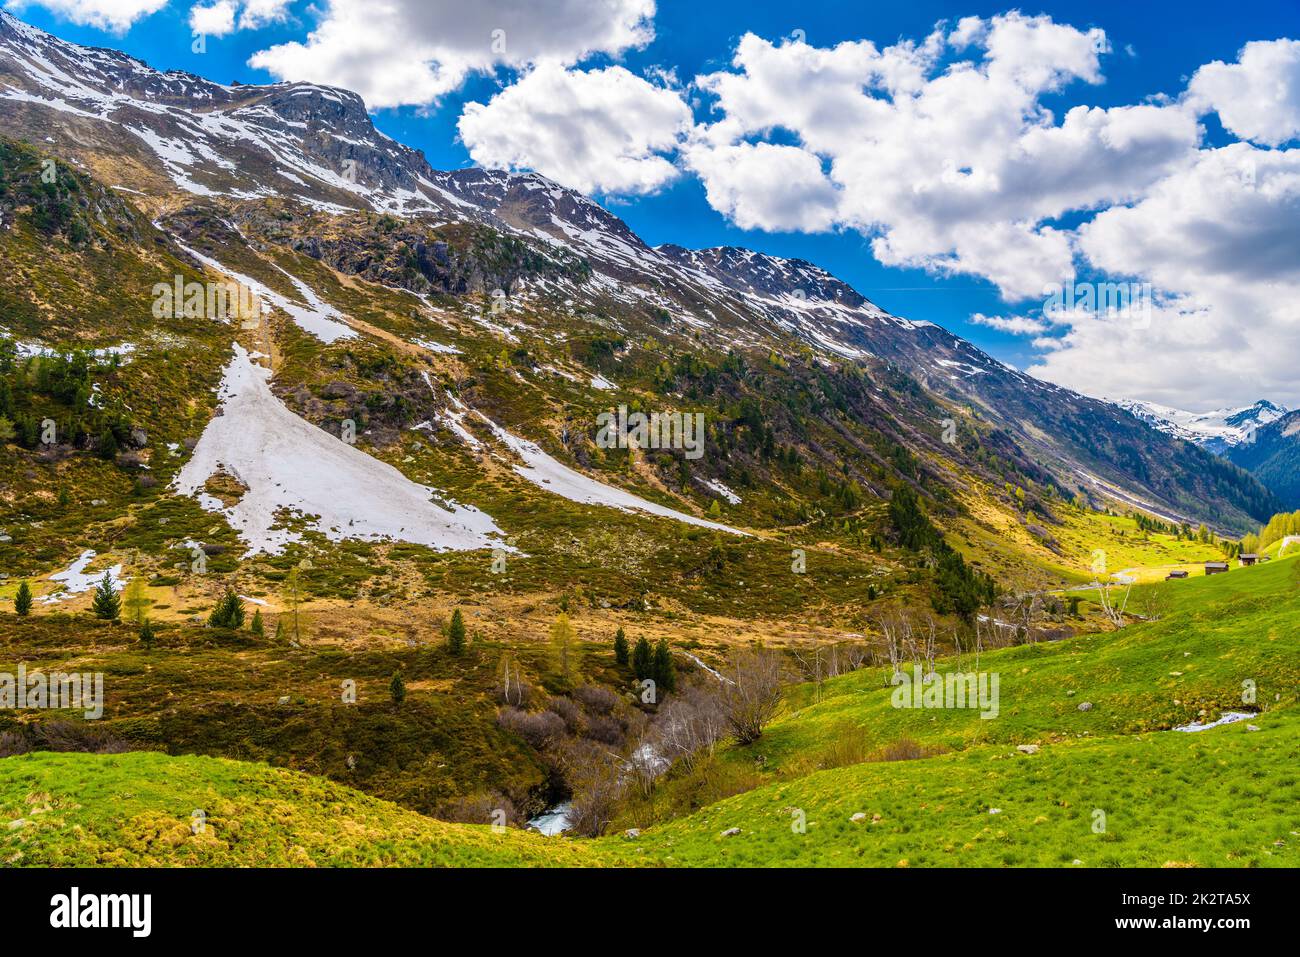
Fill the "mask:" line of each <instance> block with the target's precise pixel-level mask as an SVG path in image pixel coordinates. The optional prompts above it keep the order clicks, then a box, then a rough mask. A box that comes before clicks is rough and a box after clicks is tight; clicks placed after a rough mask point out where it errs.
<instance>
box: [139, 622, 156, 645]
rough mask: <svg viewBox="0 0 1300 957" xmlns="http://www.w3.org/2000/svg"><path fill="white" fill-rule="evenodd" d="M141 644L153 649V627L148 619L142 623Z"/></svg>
mask: <svg viewBox="0 0 1300 957" xmlns="http://www.w3.org/2000/svg"><path fill="white" fill-rule="evenodd" d="M140 644H141V646H143V647H144V648H152V647H153V625H151V624H150V623H149V619H148V618H146V619H145V620H144V621H142V622H141V623H140Z"/></svg>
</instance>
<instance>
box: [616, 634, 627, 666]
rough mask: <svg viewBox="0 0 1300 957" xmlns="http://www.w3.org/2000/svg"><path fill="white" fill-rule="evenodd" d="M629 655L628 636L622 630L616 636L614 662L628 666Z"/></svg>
mask: <svg viewBox="0 0 1300 957" xmlns="http://www.w3.org/2000/svg"><path fill="white" fill-rule="evenodd" d="M627 653H628V652H627V635H626V634H625V633H624V632H623V629H622V628H620V629H619V630H618V631H617V632H616V633H615V635H614V661H615V662H617V663H618V664H620V665H626V664H627Z"/></svg>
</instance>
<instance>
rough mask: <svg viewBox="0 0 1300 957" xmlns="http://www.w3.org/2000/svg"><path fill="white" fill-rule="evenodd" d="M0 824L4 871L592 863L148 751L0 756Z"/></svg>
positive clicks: (512, 838) (317, 786)
mask: <svg viewBox="0 0 1300 957" xmlns="http://www.w3.org/2000/svg"><path fill="white" fill-rule="evenodd" d="M196 811H197V812H200V814H201V816H200V815H196V814H195V812H196ZM0 820H3V822H4V826H3V828H2V829H0V862H3V863H4V864H6V865H9V866H15V865H22V866H47V867H132V866H173V865H176V866H200V867H230V866H234V867H276V866H295V867H300V866H360V867H371V866H413V867H429V866H433V867H449V866H455V867H520V866H527V867H537V866H580V865H584V864H588V863H590V862H591V861H592V856H591V853H590V849H589V848H588V847H587V846H586V845H584V844H582V843H580V842H576V841H568V840H548V839H546V838H543V837H541V836H539V835H536V834H531V833H527V832H524V831H520V830H516V829H498V830H495V831H494V830H493V828H491V827H490V826H486V825H467V824H447V823H443V822H441V821H435V820H433V819H432V818H428V817H424V816H422V815H420V814H416V813H415V812H413V811H407V810H404V809H403V808H400V807H398V806H397V805H395V804H390V803H389V802H387V801H382V800H379V799H376V798H372V797H369V796H367V795H364V794H362V793H360V792H358V791H354V790H352V789H350V788H347V787H344V786H343V785H339V784H334V783H332V782H330V781H328V780H325V779H324V778H318V777H311V776H309V775H306V774H300V773H298V772H295V771H287V770H284V769H280V768H271V767H268V766H266V765H264V764H254V763H249V762H241V761H229V760H225V759H221V758H205V757H194V756H185V757H167V756H165V755H162V754H156V753H152V752H144V751H138V752H130V753H126V754H114V755H91V754H71V753H67V754H51V753H38V754H27V755H21V756H18V757H10V758H4V759H0ZM15 822H21V823H15ZM199 822H201V824H202V826H201V827H199V826H196V825H197V824H198V823H199Z"/></svg>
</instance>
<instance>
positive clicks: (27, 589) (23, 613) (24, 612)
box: [14, 581, 32, 618]
mask: <svg viewBox="0 0 1300 957" xmlns="http://www.w3.org/2000/svg"><path fill="white" fill-rule="evenodd" d="M14 611H16V612H18V615H19V617H20V618H26V617H27V616H28V615H30V614H31V613H32V586H31V585H29V584H27V582H25V581H24V582H23V583H22V584H20V585H19V586H18V594H17V595H15V596H14Z"/></svg>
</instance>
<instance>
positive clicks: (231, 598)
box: [208, 588, 244, 629]
mask: <svg viewBox="0 0 1300 957" xmlns="http://www.w3.org/2000/svg"><path fill="white" fill-rule="evenodd" d="M208 626H209V627H211V628H232V629H233V628H242V627H243V626H244V603H243V602H242V601H240V600H239V596H238V595H236V594H235V590H234V589H233V588H227V589H226V593H225V594H224V595H222V596H221V600H220V601H218V602H217V607H215V608H213V609H212V614H210V615H208Z"/></svg>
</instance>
